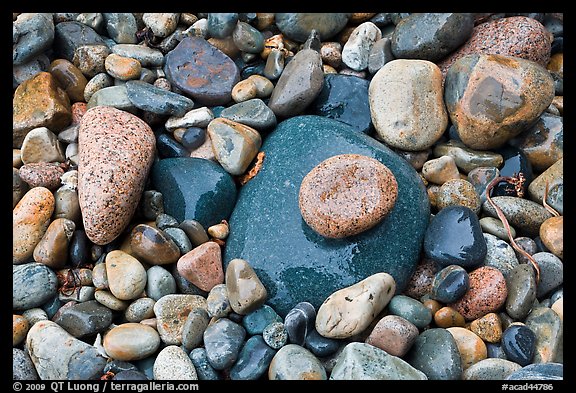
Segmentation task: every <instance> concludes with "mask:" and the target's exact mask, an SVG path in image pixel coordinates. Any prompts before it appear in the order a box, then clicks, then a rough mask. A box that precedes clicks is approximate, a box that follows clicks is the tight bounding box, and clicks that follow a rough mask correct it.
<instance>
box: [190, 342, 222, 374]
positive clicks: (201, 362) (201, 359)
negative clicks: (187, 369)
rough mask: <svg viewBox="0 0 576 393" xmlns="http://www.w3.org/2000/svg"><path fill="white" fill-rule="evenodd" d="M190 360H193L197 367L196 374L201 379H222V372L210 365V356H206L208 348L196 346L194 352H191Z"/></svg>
mask: <svg viewBox="0 0 576 393" xmlns="http://www.w3.org/2000/svg"><path fill="white" fill-rule="evenodd" d="M189 356H190V360H192V364H193V365H194V368H195V369H196V374H197V376H198V379H199V380H203V381H205V380H209V381H216V380H220V379H222V377H221V376H220V373H219V372H218V371H216V370H214V368H213V367H212V366H211V365H210V362H209V361H208V357H207V356H206V349H204V348H202V347H200V348H194V349H193V350H192V352H190V355H189Z"/></svg>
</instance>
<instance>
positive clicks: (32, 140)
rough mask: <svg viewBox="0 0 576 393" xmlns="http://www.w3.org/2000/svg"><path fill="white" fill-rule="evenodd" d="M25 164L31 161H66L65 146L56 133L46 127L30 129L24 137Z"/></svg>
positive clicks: (22, 154) (22, 157)
mask: <svg viewBox="0 0 576 393" xmlns="http://www.w3.org/2000/svg"><path fill="white" fill-rule="evenodd" d="M21 159H22V162H23V163H24V164H29V163H31V162H64V161H65V160H66V158H65V156H64V148H63V146H62V143H61V142H60V141H59V140H58V137H57V136H56V134H54V133H53V132H52V131H50V130H49V129H48V128H46V127H38V128H34V129H33V130H30V132H29V133H28V134H26V136H25V137H24V141H23V142H22V149H21Z"/></svg>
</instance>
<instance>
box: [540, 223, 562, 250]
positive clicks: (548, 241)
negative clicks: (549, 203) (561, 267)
mask: <svg viewBox="0 0 576 393" xmlns="http://www.w3.org/2000/svg"><path fill="white" fill-rule="evenodd" d="M540 239H541V240H542V243H544V245H545V246H546V248H548V250H550V252H551V253H552V254H554V255H556V256H557V257H558V258H560V259H563V258H564V216H557V217H550V218H549V219H547V220H546V221H544V222H543V223H542V225H541V226H540Z"/></svg>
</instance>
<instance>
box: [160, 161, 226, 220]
mask: <svg viewBox="0 0 576 393" xmlns="http://www.w3.org/2000/svg"><path fill="white" fill-rule="evenodd" d="M151 178H152V183H153V184H154V187H155V189H156V190H158V191H159V192H161V193H162V196H163V199H164V210H165V212H166V213H167V214H170V215H171V216H173V217H174V218H176V220H178V221H179V222H182V221H184V220H196V221H198V222H199V223H200V224H202V226H203V227H204V228H209V227H210V226H212V225H215V224H219V223H220V222H221V221H222V220H228V219H229V217H230V214H231V213H232V210H233V209H234V205H235V203H236V195H237V190H236V185H235V184H234V180H232V177H231V176H230V174H228V172H226V171H225V170H224V169H223V168H222V167H221V166H220V165H218V164H216V163H214V162H212V161H209V160H204V159H201V158H192V157H181V158H166V159H162V160H159V161H157V162H156V163H154V165H153V166H152V171H151Z"/></svg>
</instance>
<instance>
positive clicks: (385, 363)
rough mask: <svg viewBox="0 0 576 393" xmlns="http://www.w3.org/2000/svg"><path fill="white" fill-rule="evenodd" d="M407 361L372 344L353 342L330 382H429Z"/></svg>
mask: <svg viewBox="0 0 576 393" xmlns="http://www.w3.org/2000/svg"><path fill="white" fill-rule="evenodd" d="M427 379H428V378H427V377H426V374H424V373H423V372H422V371H420V370H418V369H416V368H414V367H413V366H411V365H410V364H409V363H407V362H406V361H405V360H403V359H401V358H399V357H397V356H393V355H389V354H388V353H387V352H386V351H384V350H382V349H380V348H377V347H375V346H372V345H370V344H365V343H358V342H353V343H350V344H348V345H346V347H344V350H343V351H342V353H341V354H340V356H339V357H338V361H337V362H336V365H335V366H334V368H333V369H332V373H331V374H330V380H418V381H423V380H427Z"/></svg>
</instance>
